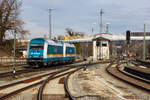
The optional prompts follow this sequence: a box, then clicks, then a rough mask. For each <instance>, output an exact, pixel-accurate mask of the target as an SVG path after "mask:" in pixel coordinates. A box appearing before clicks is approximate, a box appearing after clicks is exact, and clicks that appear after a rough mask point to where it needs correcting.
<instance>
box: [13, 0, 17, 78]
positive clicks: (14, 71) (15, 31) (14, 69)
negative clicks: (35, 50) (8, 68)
mask: <svg viewBox="0 0 150 100" xmlns="http://www.w3.org/2000/svg"><path fill="white" fill-rule="evenodd" d="M14 7H15V21H14V52H13V53H14V63H13V74H14V75H15V73H16V68H15V67H16V33H17V30H16V19H17V0H16V1H15V5H14Z"/></svg>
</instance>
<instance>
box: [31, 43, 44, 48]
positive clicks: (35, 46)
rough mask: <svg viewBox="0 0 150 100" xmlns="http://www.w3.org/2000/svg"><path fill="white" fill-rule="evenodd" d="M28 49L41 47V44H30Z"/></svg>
mask: <svg viewBox="0 0 150 100" xmlns="http://www.w3.org/2000/svg"><path fill="white" fill-rule="evenodd" d="M30 49H43V45H42V44H31V45H30Z"/></svg>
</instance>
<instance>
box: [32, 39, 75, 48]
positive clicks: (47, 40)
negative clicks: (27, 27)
mask: <svg viewBox="0 0 150 100" xmlns="http://www.w3.org/2000/svg"><path fill="white" fill-rule="evenodd" d="M32 40H37V41H41V40H42V41H43V42H44V41H46V42H48V44H49V45H56V46H63V44H65V45H66V47H75V46H74V45H73V44H69V43H64V42H63V41H58V42H57V41H53V40H50V39H44V38H34V39H32ZM37 41H36V42H37Z"/></svg>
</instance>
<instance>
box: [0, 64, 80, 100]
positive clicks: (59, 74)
mask: <svg viewBox="0 0 150 100" xmlns="http://www.w3.org/2000/svg"><path fill="white" fill-rule="evenodd" d="M73 68H74V67H69V68H65V69H62V70H59V71H55V72H53V73H49V74H47V75H49V77H46V79H41V80H40V81H38V82H33V84H29V85H26V86H24V87H21V88H19V89H16V90H14V91H11V92H9V93H7V94H4V95H2V96H0V100H3V99H8V98H9V97H10V96H12V95H14V94H17V93H19V92H22V91H24V90H26V89H29V88H31V87H34V86H37V85H39V84H42V86H43V84H45V83H46V82H47V81H48V80H53V79H56V78H59V77H61V76H64V75H67V74H69V73H72V72H75V71H77V70H79V69H81V68H82V67H81V66H80V67H78V68H76V69H73ZM70 69H73V70H71V71H68V70H70ZM65 71H68V72H65ZM57 74H58V75H57ZM47 75H46V76H47ZM39 77H43V75H42V76H39ZM24 81H27V80H24ZM20 84H22V82H21V83H20V82H19V83H18V82H17V83H13V84H9V85H7V86H1V87H0V90H2V89H6V88H11V87H12V86H14V85H15V86H16V85H20ZM39 91H40V90H39ZM39 100H41V99H39Z"/></svg>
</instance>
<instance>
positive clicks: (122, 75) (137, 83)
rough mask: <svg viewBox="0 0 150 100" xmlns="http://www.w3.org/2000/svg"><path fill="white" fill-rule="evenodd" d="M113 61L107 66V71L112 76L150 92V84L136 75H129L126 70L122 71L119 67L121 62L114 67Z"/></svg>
mask: <svg viewBox="0 0 150 100" xmlns="http://www.w3.org/2000/svg"><path fill="white" fill-rule="evenodd" d="M112 65H113V63H111V64H110V65H109V66H108V67H107V68H106V71H107V72H108V73H109V74H111V75H112V76H114V77H116V78H118V79H120V80H123V81H125V82H127V83H129V84H131V85H133V86H136V87H138V88H141V89H143V90H145V91H148V92H150V84H149V83H147V82H145V81H142V80H141V79H138V78H135V77H131V76H130V75H127V73H126V74H125V73H124V72H122V71H121V70H120V68H119V66H120V64H117V65H116V66H115V67H112Z"/></svg>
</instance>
